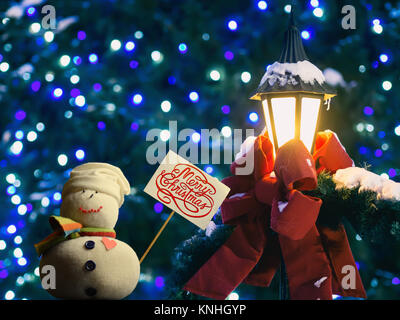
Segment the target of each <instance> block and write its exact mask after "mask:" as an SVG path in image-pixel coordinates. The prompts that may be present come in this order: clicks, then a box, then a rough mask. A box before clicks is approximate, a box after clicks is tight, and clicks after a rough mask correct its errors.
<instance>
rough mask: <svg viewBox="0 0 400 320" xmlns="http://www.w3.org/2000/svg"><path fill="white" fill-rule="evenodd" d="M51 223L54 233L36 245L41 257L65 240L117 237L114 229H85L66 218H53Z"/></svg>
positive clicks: (50, 220)
mask: <svg viewBox="0 0 400 320" xmlns="http://www.w3.org/2000/svg"><path fill="white" fill-rule="evenodd" d="M49 223H50V225H51V227H52V229H53V230H54V232H53V233H51V234H50V235H49V236H47V237H46V238H44V239H43V240H42V241H40V242H38V243H36V244H35V249H36V252H37V254H38V256H39V257H40V256H41V255H42V254H43V253H44V252H45V251H46V250H48V249H50V248H51V247H53V246H55V245H56V244H58V243H60V242H62V241H65V240H69V239H75V238H79V237H82V236H99V237H110V238H115V237H116V233H115V231H114V230H113V229H105V228H90V227H83V225H82V224H80V223H79V222H76V221H74V220H72V219H69V218H65V217H60V216H51V217H50V218H49Z"/></svg>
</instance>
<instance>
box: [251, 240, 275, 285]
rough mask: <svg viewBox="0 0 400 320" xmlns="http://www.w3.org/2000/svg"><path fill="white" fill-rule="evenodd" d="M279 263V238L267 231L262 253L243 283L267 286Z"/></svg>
mask: <svg viewBox="0 0 400 320" xmlns="http://www.w3.org/2000/svg"><path fill="white" fill-rule="evenodd" d="M280 264H281V251H280V246H279V239H278V237H277V236H276V235H273V234H272V233H271V232H267V241H266V245H265V249H264V252H263V255H262V256H261V258H260V260H259V261H258V263H257V265H256V266H255V267H254V269H253V270H252V271H251V272H250V274H249V275H248V276H247V278H246V279H245V280H244V283H246V284H249V285H252V286H258V287H269V285H270V284H271V281H272V279H273V278H274V276H275V273H276V270H277V269H278V267H279V265H280Z"/></svg>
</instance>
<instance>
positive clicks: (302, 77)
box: [250, 10, 336, 152]
mask: <svg viewBox="0 0 400 320" xmlns="http://www.w3.org/2000/svg"><path fill="white" fill-rule="evenodd" d="M335 95H336V93H335V92H334V91H333V90H332V89H331V88H329V86H328V85H327V83H326V82H325V77H324V75H323V73H322V72H321V70H320V69H318V68H317V67H316V66H315V65H314V64H312V63H311V62H310V61H309V59H308V57H307V55H306V53H305V51H304V47H303V43H302V40H301V37H300V32H299V30H298V29H297V27H296V26H295V23H294V17H293V10H292V12H291V14H290V22H289V27H288V30H287V31H286V32H285V44H284V48H283V50H282V53H281V56H280V59H279V61H277V62H275V63H273V64H272V65H271V66H269V67H268V69H267V71H266V73H265V74H264V76H263V78H262V80H261V82H260V85H259V86H258V88H257V91H256V92H255V94H254V95H253V96H252V97H251V98H250V99H252V100H261V101H262V106H263V110H264V116H265V122H266V128H267V131H268V135H269V138H270V140H271V142H272V143H273V145H274V148H275V151H277V150H278V149H279V147H281V146H282V145H284V144H285V143H286V142H288V141H289V140H291V139H299V140H301V141H302V142H303V143H304V145H305V146H306V148H307V149H308V151H310V152H312V149H313V145H314V139H315V133H316V130H317V126H318V119H319V115H320V110H321V107H322V104H323V103H324V102H325V103H330V99H331V98H332V97H334V96H335Z"/></svg>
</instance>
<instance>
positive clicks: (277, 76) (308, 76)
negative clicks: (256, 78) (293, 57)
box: [260, 60, 325, 86]
mask: <svg viewBox="0 0 400 320" xmlns="http://www.w3.org/2000/svg"><path fill="white" fill-rule="evenodd" d="M296 76H299V77H300V79H301V80H302V81H303V82H305V83H310V84H314V83H315V81H317V82H318V83H319V84H321V85H322V84H323V83H324V82H325V77H324V74H323V73H322V71H321V70H320V69H318V68H317V67H316V66H315V65H313V64H312V63H311V62H309V61H307V60H304V61H299V62H296V63H279V62H275V63H274V64H272V65H271V66H270V67H269V68H268V69H267V72H265V74H264V76H263V77H262V79H261V82H260V86H262V85H263V84H264V83H265V82H266V81H268V84H269V85H270V86H273V85H274V84H275V83H276V82H278V84H279V85H280V86H286V85H287V84H292V85H296V84H298V82H297V80H296V79H295V77H296Z"/></svg>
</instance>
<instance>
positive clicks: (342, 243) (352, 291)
mask: <svg viewBox="0 0 400 320" xmlns="http://www.w3.org/2000/svg"><path fill="white" fill-rule="evenodd" d="M318 229H319V231H320V233H321V239H322V243H323V245H324V247H325V251H326V252H327V254H328V257H329V260H330V263H331V267H332V272H333V279H332V280H333V292H334V293H335V294H338V295H341V296H344V297H358V298H364V299H366V298H367V294H366V292H365V289H364V286H363V283H362V280H361V277H360V273H359V272H358V269H357V266H356V263H355V261H354V258H353V254H352V252H351V249H350V245H349V242H348V239H347V235H346V231H345V228H344V226H343V225H342V224H341V225H340V226H339V229H337V230H332V229H330V228H327V227H319V228H318Z"/></svg>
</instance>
